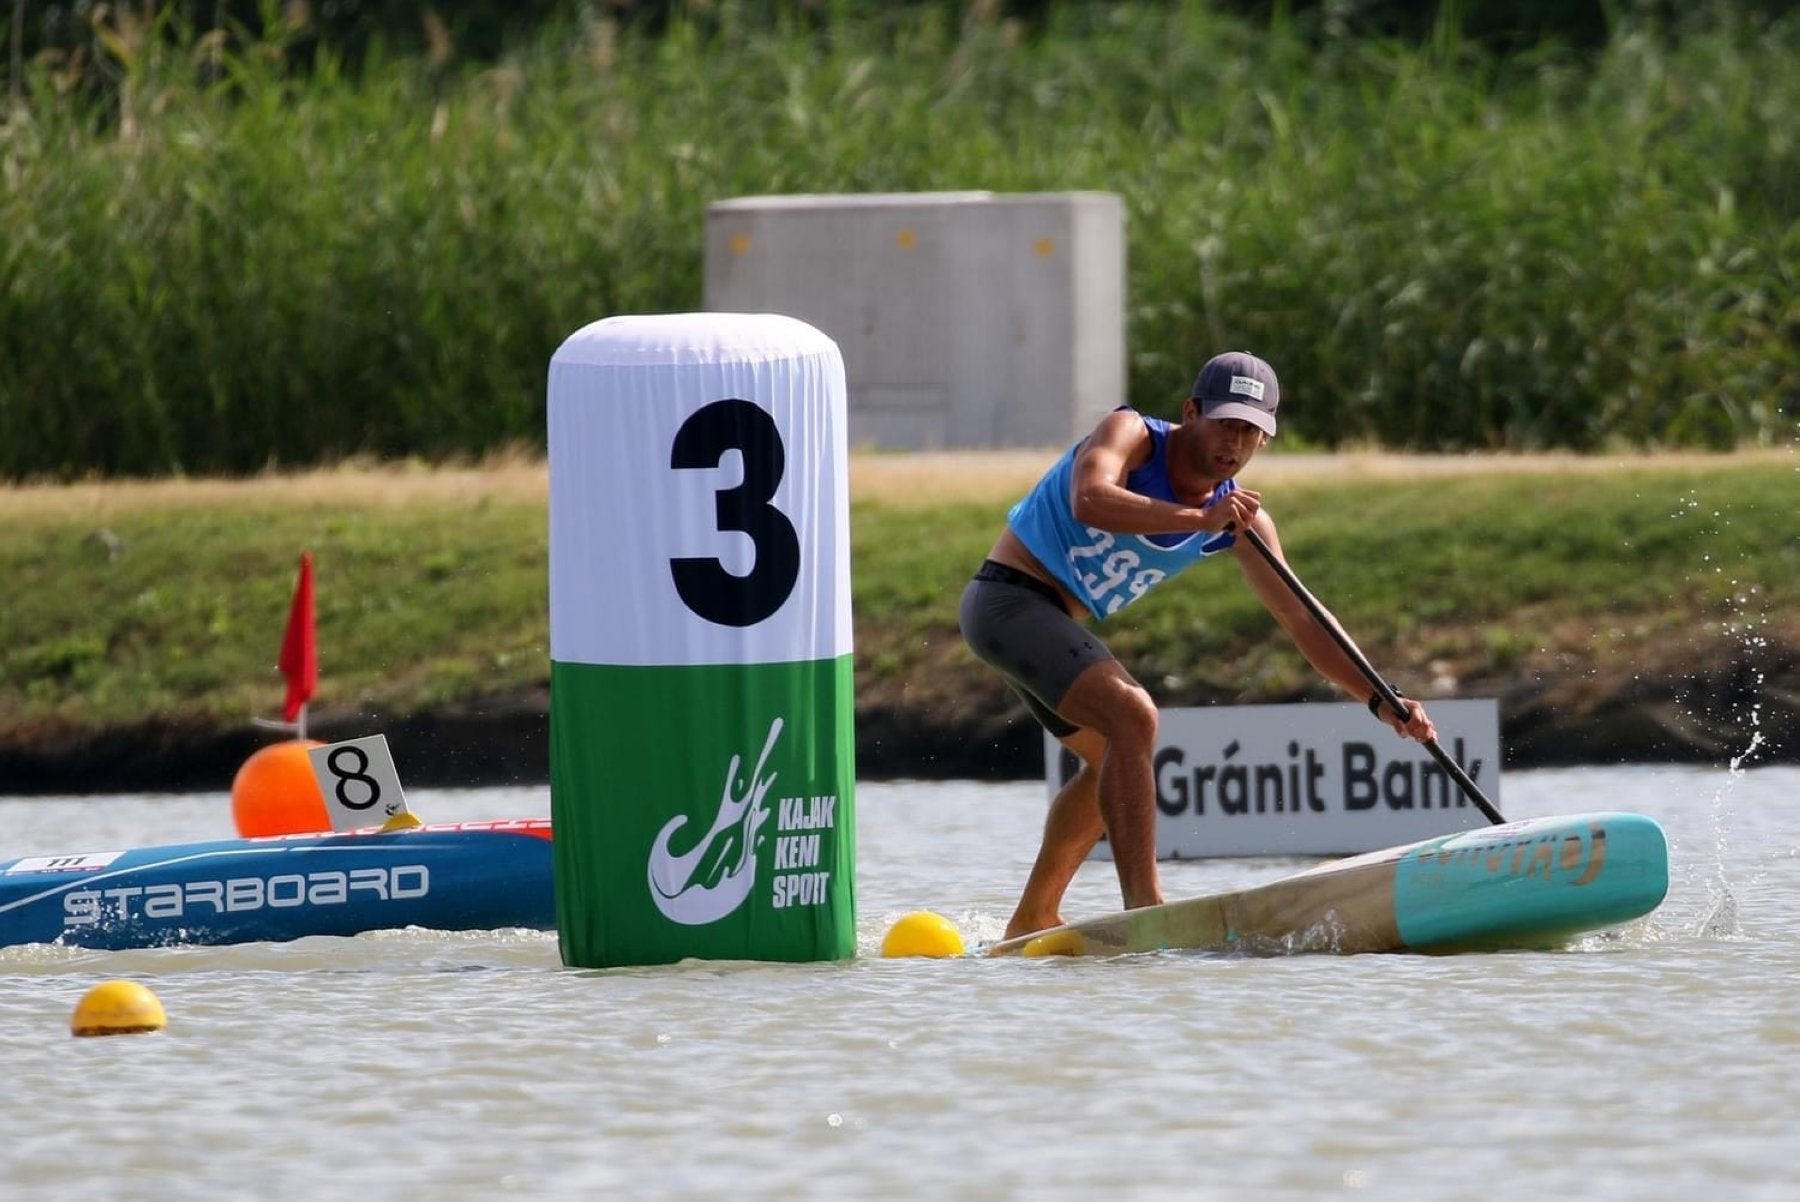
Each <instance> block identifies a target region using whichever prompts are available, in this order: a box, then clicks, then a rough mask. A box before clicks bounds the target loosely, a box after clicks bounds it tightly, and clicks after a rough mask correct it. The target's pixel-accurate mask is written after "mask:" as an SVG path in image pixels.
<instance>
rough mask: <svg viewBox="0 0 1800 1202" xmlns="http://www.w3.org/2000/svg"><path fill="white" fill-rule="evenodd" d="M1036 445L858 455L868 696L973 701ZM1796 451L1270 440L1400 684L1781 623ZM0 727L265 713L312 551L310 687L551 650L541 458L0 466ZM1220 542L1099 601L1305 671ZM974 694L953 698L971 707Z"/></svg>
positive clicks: (1148, 629) (17, 730)
mask: <svg viewBox="0 0 1800 1202" xmlns="http://www.w3.org/2000/svg"><path fill="white" fill-rule="evenodd" d="M1046 459H1047V456H1045V455H1037V454H1029V453H1019V454H1007V455H991V456H919V457H909V456H867V455H859V456H856V457H855V458H854V460H853V469H852V499H853V504H852V536H853V540H854V542H853V545H854V564H853V572H854V591H855V602H854V604H855V615H856V623H857V639H858V645H857V657H858V667H859V672H858V684H859V691H860V693H861V694H862V695H864V696H868V697H874V696H881V697H884V698H887V699H889V700H892V699H896V698H903V699H906V700H909V701H910V702H912V703H914V704H921V705H943V706H946V707H949V708H952V709H957V708H959V707H971V706H983V705H987V706H990V707H991V705H992V703H993V701H994V699H995V698H996V697H997V693H996V692H995V690H994V687H993V683H992V681H991V679H990V678H989V677H988V676H987V675H986V674H985V671H984V670H982V669H980V668H979V666H978V665H975V664H974V663H973V661H972V660H971V659H970V658H969V657H968V656H967V654H966V653H965V652H964V651H963V649H962V648H961V645H960V643H959V641H958V640H957V639H956V638H955V605H956V600H957V597H958V594H959V592H960V589H961V586H962V583H963V581H964V580H965V579H966V577H967V575H968V573H969V571H970V570H971V569H972V567H973V565H974V564H975V563H976V562H977V561H978V560H979V559H980V557H981V554H982V553H983V551H984V550H985V549H986V547H987V545H988V543H989V542H990V540H991V539H992V537H993V535H994V533H995V531H996V530H997V529H998V527H999V524H1000V522H1001V520H1002V516H1003V513H1004V510H1005V507H1006V505H1007V504H1008V503H1009V502H1010V500H1011V499H1012V498H1013V497H1014V496H1015V495H1016V494H1017V493H1018V492H1019V491H1020V490H1021V489H1022V488H1023V487H1024V486H1025V485H1026V484H1027V483H1028V482H1029V480H1030V478H1031V477H1032V476H1033V475H1034V474H1035V473H1036V472H1037V471H1038V470H1040V469H1041V467H1042V466H1043V465H1044V463H1045V462H1046ZM1797 469H1800V463H1797V462H1796V458H1795V455H1794V453H1792V452H1761V453H1752V454H1739V455H1735V456H1728V457H1706V456H1663V457H1656V458H1650V459H1633V460H1619V459H1612V458H1605V459H1573V458H1554V457H1552V458H1539V459H1515V460H1497V461H1496V460H1465V459H1432V460H1412V459H1404V458H1388V457H1355V456H1352V457H1347V458H1344V459H1337V460H1332V459H1315V458H1312V457H1308V456H1295V457H1289V458H1283V457H1280V456H1274V455H1270V456H1267V457H1265V458H1264V459H1263V460H1261V461H1259V462H1258V463H1256V464H1254V465H1252V468H1251V469H1250V471H1249V472H1248V473H1247V474H1246V477H1245V482H1246V483H1247V484H1249V485H1252V486H1255V487H1260V488H1262V489H1263V490H1264V494H1265V499H1266V502H1267V503H1268V504H1269V506H1270V508H1271V511H1272V512H1274V513H1275V515H1276V517H1277V519H1278V521H1279V522H1280V523H1281V529H1282V534H1283V541H1284V544H1285V546H1286V549H1287V552H1288V555H1289V558H1290V560H1291V561H1292V562H1293V564H1294V565H1295V567H1296V569H1297V570H1298V571H1299V573H1300V575H1301V577H1302V579H1304V580H1305V581H1306V582H1307V583H1308V584H1309V585H1311V587H1312V588H1313V590H1314V591H1315V592H1317V593H1318V594H1319V595H1320V597H1321V598H1322V599H1324V600H1325V601H1326V603H1327V604H1329V605H1331V606H1332V607H1333V608H1334V609H1335V610H1336V611H1337V612H1338V614H1339V616H1340V617H1341V618H1342V620H1343V621H1344V623H1345V624H1346V626H1347V627H1348V628H1349V629H1350V631H1351V632H1352V634H1353V635H1355V636H1356V637H1357V638H1358V639H1359V641H1361V642H1362V644H1363V645H1364V647H1365V649H1366V650H1367V651H1368V652H1369V654H1370V656H1371V658H1372V659H1373V660H1374V661H1375V662H1376V663H1377V665H1378V666H1381V667H1383V668H1385V669H1388V670H1389V673H1390V675H1392V676H1393V677H1394V678H1395V679H1396V680H1397V681H1399V682H1401V683H1403V684H1404V685H1405V686H1406V687H1407V688H1408V689H1409V690H1410V691H1413V692H1415V693H1421V694H1428V693H1429V692H1430V690H1431V683H1432V679H1433V678H1434V677H1438V676H1443V677H1456V678H1458V679H1460V680H1463V681H1465V682H1480V681H1492V680H1497V679H1505V678H1508V677H1518V676H1520V675H1527V676H1529V675H1531V674H1534V673H1542V674H1546V675H1549V674H1554V675H1568V676H1580V675H1583V674H1591V673H1613V674H1621V673H1623V674H1637V673H1643V674H1645V675H1651V674H1657V673H1670V672H1682V671H1687V670H1693V669H1695V668H1697V667H1702V666H1704V665H1705V662H1706V657H1707V656H1709V655H1714V654H1717V653H1718V652H1719V650H1720V649H1721V648H1726V647H1734V648H1737V649H1738V650H1739V651H1743V650H1745V649H1746V648H1747V649H1748V650H1749V652H1750V653H1751V654H1752V655H1754V654H1758V653H1759V649H1764V648H1768V649H1774V648H1781V647H1785V648H1789V649H1791V648H1793V647H1794V646H1796V645H1800V544H1797V542H1796V540H1795V537H1794V515H1795V513H1797V512H1800V470H1797ZM0 529H4V530H5V532H6V536H5V537H4V538H3V539H0V580H4V581H5V582H6V586H5V597H6V603H5V604H4V606H0V742H10V743H13V744H14V745H18V744H19V743H20V742H21V741H26V740H29V739H30V738H32V737H33V735H34V733H35V734H39V735H41V734H43V733H46V732H49V731H52V730H61V731H65V732H66V731H70V730H81V729H97V728H101V727H105V726H110V725H119V724H129V723H132V722H134V721H136V720H139V719H143V718H146V717H152V716H155V717H163V718H181V719H188V720H194V721H200V722H206V723H217V724H220V725H222V726H235V725H240V724H242V723H243V722H244V721H245V719H246V718H247V717H248V715H250V714H253V713H261V714H270V713H272V712H273V711H274V710H275V709H276V708H277V707H278V703H279V698H280V681H279V678H278V677H277V676H276V674H275V672H274V670H273V663H274V659H275V655H276V651H277V647H278V644H279V640H280V636H281V630H282V625H283V622H284V619H285V614H286V607H287V602H288V597H289V592H290V589H291V587H292V583H293V575H294V569H295V561H296V558H297V554H298V552H299V551H300V550H301V549H303V548H309V549H311V550H312V551H313V552H314V554H315V556H316V559H317V564H318V608H319V638H320V660H321V671H322V682H321V690H320V696H319V699H318V704H319V706H320V707H321V708H322V709H324V710H330V709H332V708H345V707H363V706H368V705H378V706H379V707H380V708H381V709H382V710H383V711H384V712H388V713H406V712H416V711H421V710H428V709H430V708H431V707H434V706H438V705H442V704H445V703H448V702H453V701H456V700H458V699H470V698H475V697H480V696H491V695H496V694H504V693H506V692H508V691H510V690H514V689H519V688H526V687H531V686H533V685H541V683H542V682H543V681H544V680H545V679H546V677H547V654H548V652H547V637H546V627H547V613H546V562H545V556H546V549H545V534H546V504H545V479H544V473H543V469H542V466H541V464H539V463H536V462H533V461H518V462H511V463H506V462H502V463H496V464H492V465H489V466H486V467H483V468H480V469H473V470H440V471H427V470H424V469H408V468H382V469H357V468H345V469H341V470H335V471H325V472H316V473H309V474H304V475H300V476H271V477H262V478H258V479H253V480H247V481H241V482H218V481H197V482H187V481H169V482H162V483H141V484H110V485H109V484H84V485H77V486H73V487H24V488H20V487H14V488H5V489H0ZM1235 578H1236V573H1235V571H1233V570H1232V569H1230V568H1228V567H1224V568H1207V569H1200V570H1196V571H1195V572H1193V573H1191V574H1190V575H1189V576H1188V577H1185V578H1184V579H1183V581H1182V582H1181V583H1180V584H1178V585H1175V586H1171V587H1167V588H1164V589H1162V590H1160V591H1159V592H1158V593H1157V594H1155V595H1154V596H1153V597H1152V598H1150V599H1149V600H1147V601H1146V602H1144V603H1143V604H1142V605H1141V606H1140V607H1137V608H1135V609H1134V610H1133V611H1132V612H1131V614H1130V615H1129V618H1128V620H1125V621H1122V622H1120V623H1118V624H1117V629H1116V631H1115V632H1114V635H1113V638H1114V642H1115V645H1116V646H1117V647H1118V649H1119V650H1120V651H1121V652H1122V653H1124V654H1125V655H1126V656H1127V657H1128V659H1129V660H1130V662H1131V663H1132V664H1133V666H1134V667H1136V668H1138V669H1139V670H1140V673H1141V675H1142V677H1143V679H1145V681H1146V682H1147V683H1149V684H1151V685H1152V687H1153V688H1154V689H1155V690H1156V691H1158V692H1159V693H1160V694H1162V696H1163V697H1164V698H1165V699H1167V700H1172V701H1180V700H1183V699H1197V698H1199V697H1203V696H1219V695H1225V696H1231V697H1237V698H1240V699H1243V700H1255V699H1270V698H1280V697H1284V696H1292V695H1295V691H1296V690H1297V689H1299V688H1301V687H1302V686H1304V685H1306V684H1307V683H1308V681H1309V676H1308V673H1307V671H1306V670H1305V669H1304V666H1303V665H1302V664H1301V663H1300V662H1299V661H1298V659H1297V658H1296V657H1295V655H1294V654H1293V653H1292V651H1291V650H1290V649H1289V648H1288V646H1287V644H1286V643H1285V642H1284V641H1283V640H1282V639H1281V638H1280V637H1279V636H1278V635H1277V634H1275V633H1274V632H1273V631H1272V628H1271V623H1270V622H1269V621H1268V619H1267V617H1266V616H1265V615H1263V614H1262V612H1261V611H1260V609H1258V608H1257V606H1256V605H1255V603H1254V601H1253V600H1252V599H1251V598H1250V597H1249V595H1248V592H1247V591H1246V590H1244V589H1242V588H1241V587H1239V586H1238V585H1237V583H1236V579H1235ZM965 712H967V711H966V710H965Z"/></svg>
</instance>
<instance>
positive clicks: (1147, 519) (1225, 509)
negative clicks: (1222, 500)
mask: <svg viewBox="0 0 1800 1202" xmlns="http://www.w3.org/2000/svg"><path fill="white" fill-rule="evenodd" d="M1151 446H1152V443H1151V440H1150V431H1149V430H1148V429H1147V428H1145V426H1144V419H1143V418H1142V417H1141V416H1139V415H1138V414H1137V413H1134V412H1132V411H1131V410H1129V409H1115V410H1114V411H1113V412H1111V413H1109V414H1107V415H1106V416H1105V417H1104V418H1102V419H1101V421H1100V424H1099V425H1098V426H1096V427H1095V428H1094V432H1093V433H1092V434H1090V435H1089V436H1088V437H1087V440H1086V442H1084V443H1083V444H1082V447H1081V450H1079V451H1077V452H1076V454H1075V470H1074V472H1073V474H1072V476H1071V479H1070V481H1069V507H1070V508H1071V509H1072V510H1073V511H1074V513H1075V520H1076V521H1078V522H1081V523H1082V524H1083V525H1087V526H1092V527H1093V528H1094V529H1096V530H1108V531H1111V532H1112V533H1114V534H1172V533H1175V532H1177V531H1182V530H1204V531H1209V532H1211V533H1217V532H1219V531H1220V530H1223V529H1224V528H1225V527H1226V526H1227V525H1229V524H1230V523H1232V522H1234V521H1240V522H1241V521H1248V520H1249V519H1250V518H1252V517H1254V516H1255V515H1256V502H1257V497H1256V494H1255V493H1253V492H1249V491H1248V490H1244V489H1239V490H1238V491H1237V492H1234V493H1232V494H1231V496H1230V497H1228V498H1227V500H1228V501H1232V502H1235V504H1233V505H1225V506H1213V507H1211V508H1208V509H1202V508H1200V507H1199V506H1195V505H1181V504H1177V503H1176V502H1173V501H1163V500H1159V499H1157V498H1155V497H1146V496H1144V495H1143V494H1141V493H1135V492H1132V491H1131V490H1130V489H1128V488H1126V487H1125V480H1126V478H1127V477H1128V476H1130V475H1131V473H1132V472H1133V471H1135V470H1136V469H1137V468H1140V467H1142V466H1143V465H1144V463H1145V462H1147V461H1148V460H1149V458H1150V450H1151Z"/></svg>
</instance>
